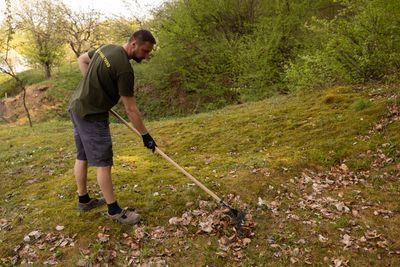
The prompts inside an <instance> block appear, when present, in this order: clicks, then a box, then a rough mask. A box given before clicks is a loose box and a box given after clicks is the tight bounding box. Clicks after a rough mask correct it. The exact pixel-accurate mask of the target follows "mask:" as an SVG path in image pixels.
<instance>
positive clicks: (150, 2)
mask: <svg viewBox="0 0 400 267" xmlns="http://www.w3.org/2000/svg"><path fill="white" fill-rule="evenodd" d="M62 1H63V2H64V3H66V4H67V5H69V6H70V7H71V8H72V9H74V10H86V9H87V10H90V9H94V10H96V11H99V12H100V13H102V14H104V15H107V16H112V15H118V16H130V15H131V14H133V15H135V16H137V17H142V18H143V17H145V18H149V17H150V10H151V9H153V8H156V7H158V6H160V5H161V4H162V3H163V2H165V1H166V0H126V1H123V0H62ZM124 2H126V3H130V8H127V6H126V4H124ZM11 3H12V4H16V3H18V1H17V0H11ZM4 11H5V1H4V0H0V20H1V19H3V18H4Z"/></svg>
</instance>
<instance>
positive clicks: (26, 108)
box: [22, 86, 32, 127]
mask: <svg viewBox="0 0 400 267" xmlns="http://www.w3.org/2000/svg"><path fill="white" fill-rule="evenodd" d="M22 90H24V96H23V98H22V100H23V103H24V108H25V112H26V115H27V116H28V120H29V126H31V127H32V120H31V115H30V114H29V110H28V107H27V106H26V101H25V96H26V89H25V86H22Z"/></svg>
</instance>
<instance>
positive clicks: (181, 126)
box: [0, 87, 400, 266]
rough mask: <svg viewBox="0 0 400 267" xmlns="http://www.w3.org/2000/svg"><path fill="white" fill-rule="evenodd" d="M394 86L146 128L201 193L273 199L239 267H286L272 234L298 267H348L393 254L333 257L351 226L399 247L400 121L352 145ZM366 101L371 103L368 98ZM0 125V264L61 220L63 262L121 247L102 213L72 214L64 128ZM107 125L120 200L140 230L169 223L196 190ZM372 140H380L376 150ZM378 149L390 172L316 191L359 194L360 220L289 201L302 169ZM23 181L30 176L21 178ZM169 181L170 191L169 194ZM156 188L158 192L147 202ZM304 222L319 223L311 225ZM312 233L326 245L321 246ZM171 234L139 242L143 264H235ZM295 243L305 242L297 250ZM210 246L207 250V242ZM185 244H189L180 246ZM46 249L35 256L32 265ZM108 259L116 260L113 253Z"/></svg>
mask: <svg viewBox="0 0 400 267" xmlns="http://www.w3.org/2000/svg"><path fill="white" fill-rule="evenodd" d="M396 90H397V92H398V90H399V88H398V87H395V88H392V89H388V88H378V87H375V88H366V89H363V90H358V89H354V88H350V87H340V88H332V89H329V90H325V91H322V92H314V93H309V94H306V95H298V96H289V97H286V96H282V97H275V98H272V99H269V100H266V101H262V102H256V103H248V104H244V105H240V106H232V107H227V108H224V109H222V110H219V111H216V112H211V113H204V114H199V115H195V116H191V117H187V118H180V119H169V120H162V121H154V122H149V123H148V125H149V128H150V129H151V132H152V133H153V136H154V137H155V139H156V140H157V141H158V144H159V146H160V148H162V149H163V150H164V151H165V152H166V153H167V154H169V155H171V156H172V157H173V158H174V159H175V160H176V161H177V162H178V163H179V164H181V165H182V166H184V167H186V168H187V170H188V171H189V172H191V173H192V174H193V175H195V176H196V177H199V179H200V180H202V181H204V182H205V184H206V185H207V186H209V187H210V188H211V189H213V190H215V191H217V192H220V193H221V194H227V193H235V194H239V195H240V196H241V198H242V199H243V200H244V201H245V202H247V203H249V204H250V205H251V206H252V207H253V208H254V209H256V205H257V199H258V197H261V198H263V199H264V200H265V201H267V202H271V201H272V200H277V199H279V201H280V202H281V206H280V208H279V214H277V215H273V214H272V213H271V211H270V210H268V209H267V208H266V207H263V208H258V209H257V210H256V211H255V212H254V214H253V215H254V216H255V219H256V221H257V223H258V226H257V228H256V237H255V238H254V239H253V240H252V242H251V244H250V245H249V247H248V248H247V249H246V250H245V259H244V260H243V261H242V264H244V265H254V264H256V265H287V264H290V257H291V256H290V255H286V254H285V253H282V254H281V255H278V254H279V253H278V254H275V255H274V253H277V252H279V251H280V252H282V251H283V250H279V249H278V248H277V247H272V246H270V245H269V244H268V242H267V240H271V239H273V240H274V242H275V243H276V244H278V245H279V246H280V247H281V248H291V249H293V248H294V247H298V248H299V249H300V255H295V256H296V257H297V258H299V259H300V260H299V262H298V264H304V261H306V260H307V259H308V261H310V262H312V263H313V264H327V263H328V262H326V261H324V257H328V260H329V261H330V260H331V259H333V258H337V257H343V258H344V259H347V260H350V263H352V264H355V263H357V265H389V264H395V263H397V264H399V263H400V258H399V256H396V255H393V254H391V255H388V253H387V251H386V250H385V249H380V248H377V249H375V250H374V251H372V252H371V251H370V252H366V251H362V250H360V251H358V252H357V251H356V250H352V249H347V250H343V246H344V245H343V244H342V243H341V242H340V239H341V238H340V237H341V236H342V234H343V231H350V233H351V235H352V236H354V235H356V234H357V233H356V232H352V231H364V232H365V231H366V229H367V228H368V227H369V228H370V229H376V230H377V231H378V232H379V233H381V234H382V235H383V236H385V237H386V238H387V239H388V240H389V247H388V250H391V251H395V250H396V249H398V247H399V246H400V243H399V240H400V232H399V230H398V225H399V223H400V216H399V213H398V212H399V211H400V206H399V204H398V199H399V195H400V182H399V180H398V178H395V176H396V175H397V176H398V170H397V174H395V172H396V170H395V168H396V164H398V163H399V156H400V155H399V152H398V151H399V150H400V122H399V121H397V122H394V123H393V124H390V125H389V126H387V127H385V128H384V129H383V130H382V131H381V132H378V133H376V134H373V135H372V137H371V138H370V139H369V140H368V141H360V140H357V139H356V138H355V137H356V136H357V135H366V134H368V131H369V130H370V129H371V127H372V125H374V124H375V123H376V122H378V121H379V119H380V118H382V117H384V116H386V114H387V106H388V104H390V103H392V102H393V100H392V99H388V97H387V95H389V94H390V93H391V92H392V93H393V92H396ZM381 96H383V97H381ZM370 98H373V101H371V102H369V100H368V99H370ZM0 127H1V128H0V136H1V140H2V142H1V143H0V150H1V151H2V153H1V155H0V170H1V173H0V177H1V178H0V179H1V184H2V186H1V187H0V195H1V196H2V197H1V199H0V203H1V207H2V210H0V211H1V215H0V218H4V219H7V220H8V221H11V224H12V226H13V228H12V230H10V231H5V230H3V231H1V230H0V258H2V257H6V256H11V255H12V250H13V248H14V247H15V246H16V245H18V244H20V243H21V242H22V239H23V237H24V235H26V234H27V233H29V232H30V231H32V230H35V229H40V230H42V231H43V232H49V231H54V227H55V226H56V225H57V224H62V225H64V226H65V229H64V230H63V231H64V233H66V234H69V235H70V236H72V235H73V234H75V233H76V234H78V235H77V237H76V242H75V244H76V246H75V247H73V248H64V249H59V251H58V252H57V253H58V256H59V259H60V261H61V262H63V264H72V263H76V262H77V261H78V260H79V259H81V258H82V255H81V254H80V253H79V250H78V247H81V248H86V247H88V246H89V244H92V245H91V246H90V247H89V249H90V250H91V252H90V253H91V254H90V255H91V256H92V257H95V256H96V255H97V254H96V253H98V250H99V249H100V248H103V249H106V248H107V246H111V244H112V246H116V247H118V248H121V249H126V248H124V247H123V245H122V244H121V235H122V233H123V232H128V233H132V232H133V230H131V229H128V228H125V227H120V226H119V225H117V224H114V223H113V222H110V221H108V220H107V219H106V218H105V217H104V216H102V215H101V214H102V213H101V212H102V210H99V211H94V212H90V213H86V214H79V213H77V212H76V211H75V209H74V208H75V205H76V193H75V184H74V181H73V173H72V170H71V168H72V164H73V159H74V143H73V139H72V134H71V125H70V123H69V122H58V121H51V122H45V123H41V124H36V125H35V127H34V128H33V129H29V128H27V127H21V126H15V127H13V126H8V125H3V126H0ZM111 128H112V135H113V142H114V155H115V156H114V164H115V167H114V169H113V177H114V183H115V188H116V193H117V197H118V199H119V202H120V203H122V204H123V205H125V206H128V205H130V206H135V207H137V208H138V209H139V210H140V211H141V213H142V215H143V218H144V224H146V225H148V226H157V225H167V224H168V219H169V218H171V217H173V216H180V214H181V213H182V211H183V210H185V204H186V202H188V201H196V200H198V199H200V198H201V199H207V196H206V195H205V194H204V193H202V192H201V191H200V190H199V189H197V188H194V187H189V186H188V185H187V183H188V182H189V181H187V179H186V178H185V177H182V175H180V174H179V173H178V172H177V171H176V170H175V169H173V168H172V167H170V166H169V165H168V163H166V162H164V160H162V159H161V158H159V157H155V156H152V155H151V154H150V153H149V152H148V151H147V150H145V149H144V148H143V147H142V144H141V141H140V140H138V139H137V138H136V137H135V136H134V135H133V134H132V133H131V132H129V131H128V129H126V128H125V127H124V126H123V125H119V124H112V126H111ZM382 144H389V145H384V146H383V147H382ZM377 148H381V149H382V150H383V153H385V154H386V155H388V156H390V157H392V158H393V159H394V163H390V164H388V166H385V167H384V169H385V170H387V171H388V175H389V176H387V177H386V178H385V179H383V178H382V177H380V176H379V175H380V174H381V173H382V169H381V170H378V171H374V170H371V173H372V174H373V175H371V179H370V180H367V182H366V183H365V184H359V185H351V186H349V187H346V188H339V189H335V190H330V191H328V192H324V193H323V194H326V195H327V196H334V197H336V198H338V194H339V193H343V194H344V196H343V200H345V201H348V202H351V203H353V204H354V205H356V204H360V203H359V202H360V201H361V200H360V198H358V197H357V195H356V194H354V192H355V191H354V190H360V191H361V195H362V198H361V199H365V200H366V201H368V203H375V204H376V205H375V206H372V207H370V208H367V209H365V210H360V214H361V216H360V217H357V218H351V214H350V215H349V214H343V215H341V216H340V217H339V218H335V219H324V218H321V217H320V216H318V215H317V214H316V213H314V212H312V211H309V210H304V209H301V208H299V207H298V206H297V204H298V202H299V197H300V192H299V189H298V186H297V183H296V181H297V178H296V177H300V176H301V173H302V172H303V171H305V169H311V170H314V171H324V170H328V169H329V168H330V167H332V166H334V165H337V164H340V163H341V162H342V161H343V160H344V159H346V164H347V166H348V167H349V168H350V169H351V170H354V171H356V170H366V169H370V163H371V161H372V160H373V159H371V158H362V157H360V154H361V153H365V152H366V151H368V150H371V151H376V149H377ZM396 151H397V152H396ZM397 168H398V167H397ZM94 174H95V172H94V170H93V169H90V172H89V185H90V186H89V187H90V192H91V194H92V195H94V193H95V192H98V186H96V183H95V176H94ZM375 174H376V175H375ZM388 177H389V178H388ZM33 178H37V179H39V181H38V182H35V183H32V184H29V183H27V181H28V180H31V179H33ZM134 185H138V187H137V188H138V189H139V190H140V191H139V192H135V190H134ZM170 185H172V186H174V187H175V188H176V189H177V191H176V192H173V191H171V190H170V188H169V186H170ZM154 192H159V193H160V195H159V196H153V193H154ZM283 192H284V194H283ZM287 193H291V194H290V195H291V196H290V197H288V194H287ZM360 205H361V204H360ZM378 207H379V208H382V209H387V210H391V211H393V212H394V213H393V216H391V217H390V218H388V219H384V218H383V217H381V216H375V215H373V211H374V210H375V209H377V208H378ZM289 213H293V214H296V215H297V216H300V218H301V220H290V219H287V215H288V214H289ZM353 219H355V220H356V222H357V224H358V225H360V227H361V228H358V230H352V229H353V228H352V226H351V223H352V220H353ZM302 220H316V221H317V222H318V223H317V225H316V226H309V225H305V224H304V223H302ZM98 226H111V227H112V229H111V231H110V233H111V238H110V241H109V242H108V243H107V244H100V243H98V242H96V236H97V234H98V232H99V230H98ZM343 229H344V230H343ZM319 234H322V235H323V236H324V237H327V238H328V239H329V242H327V243H324V244H322V243H321V242H319V240H318V235H319ZM177 239H178V240H169V241H167V242H164V243H163V244H157V243H156V242H154V241H151V240H145V242H144V243H143V244H142V245H143V247H142V257H148V256H151V255H156V254H157V253H158V252H160V251H162V250H163V248H164V247H168V249H169V250H172V251H173V252H174V253H175V254H174V255H173V256H172V258H170V259H168V262H170V263H171V264H172V265H176V266H180V265H182V264H183V263H185V264H196V265H206V264H209V265H210V264H211V265H224V264H226V265H231V264H233V263H234V260H233V259H222V258H219V257H216V256H215V251H216V250H217V247H218V242H217V240H218V238H217V237H216V236H206V235H203V236H197V237H196V236H195V237H188V238H185V237H184V238H177ZM300 239H304V240H305V243H304V244H302V242H301V243H298V242H297V241H298V240H300ZM209 240H210V241H211V243H210V244H211V245H210V244H207V243H208V241H209ZM77 245H78V246H77ZM183 246H189V247H190V249H188V250H181V251H180V248H182V247H183ZM51 254H52V253H51V252H48V251H46V250H44V251H40V252H39V255H40V258H39V262H42V261H43V260H45V259H46V258H48V257H49V256H50V255H51ZM278 256H279V257H278ZM118 257H121V258H120V259H119V260H122V258H123V255H120V254H119V256H118ZM379 258H380V259H379ZM325 260H326V259H325Z"/></svg>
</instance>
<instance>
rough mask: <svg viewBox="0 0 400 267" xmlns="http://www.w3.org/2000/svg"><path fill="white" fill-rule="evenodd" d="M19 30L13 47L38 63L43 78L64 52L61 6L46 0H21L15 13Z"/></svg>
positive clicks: (30, 60)
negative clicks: (42, 70)
mask: <svg viewBox="0 0 400 267" xmlns="http://www.w3.org/2000/svg"><path fill="white" fill-rule="evenodd" d="M18 15H19V17H20V22H19V23H20V27H21V30H22V31H21V33H20V38H19V40H18V46H17V50H18V51H19V52H20V53H21V54H22V55H24V56H25V57H26V58H27V60H28V62H29V63H30V64H31V65H33V66H41V67H43V69H44V72H45V76H46V78H49V77H50V76H51V68H52V67H54V66H56V65H58V64H59V63H60V62H61V60H62V58H63V55H64V53H65V47H64V39H65V36H63V33H62V32H63V25H65V23H66V22H65V18H64V17H63V8H62V6H61V5H59V4H57V3H53V2H52V1H50V0H41V1H38V0H26V1H23V2H22V4H21V7H20V10H19V13H18Z"/></svg>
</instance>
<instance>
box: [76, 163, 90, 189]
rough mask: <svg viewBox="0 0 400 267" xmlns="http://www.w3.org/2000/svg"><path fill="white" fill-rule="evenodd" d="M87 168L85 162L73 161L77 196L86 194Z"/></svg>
mask: <svg viewBox="0 0 400 267" xmlns="http://www.w3.org/2000/svg"><path fill="white" fill-rule="evenodd" d="M87 166H88V164H87V160H79V159H76V160H75V166H74V174H75V180H76V185H77V186H78V195H79V196H84V195H86V194H87Z"/></svg>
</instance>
